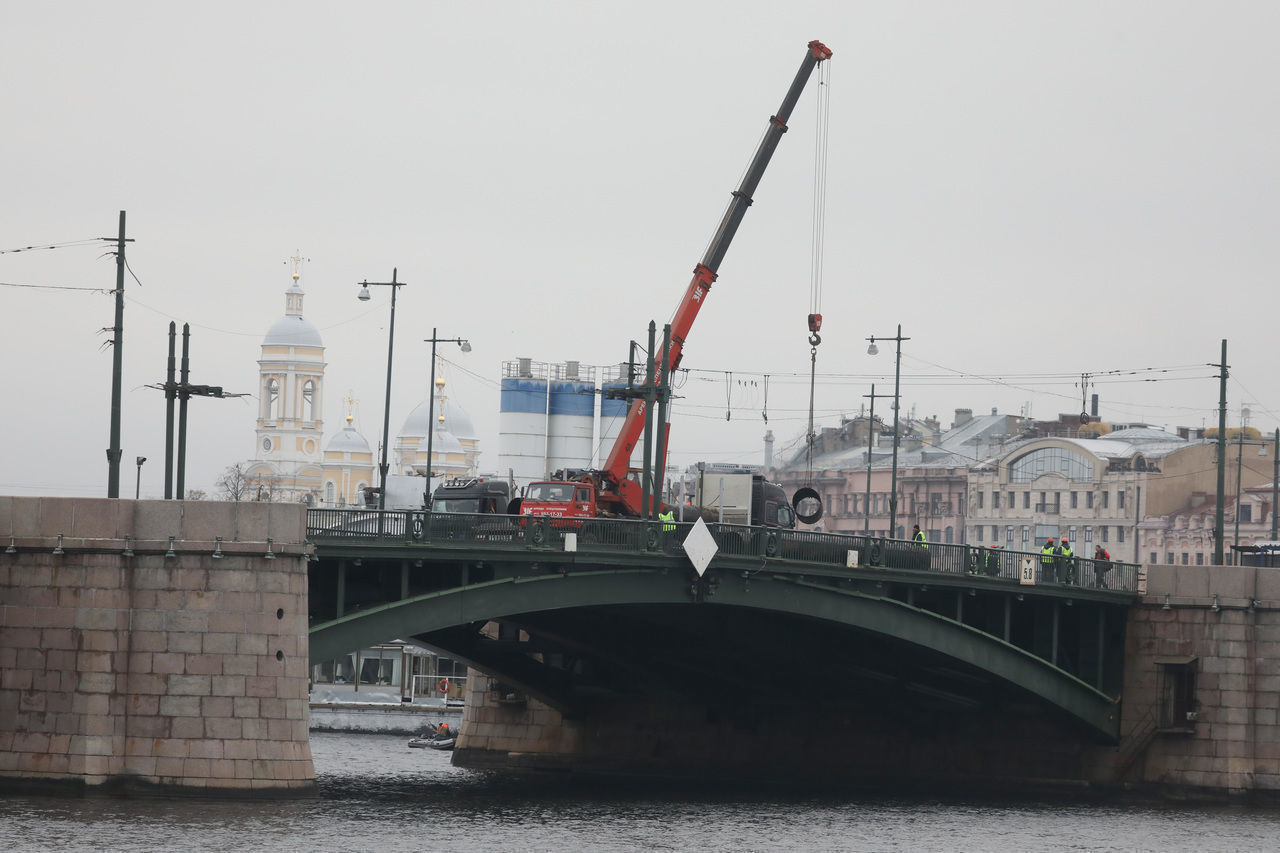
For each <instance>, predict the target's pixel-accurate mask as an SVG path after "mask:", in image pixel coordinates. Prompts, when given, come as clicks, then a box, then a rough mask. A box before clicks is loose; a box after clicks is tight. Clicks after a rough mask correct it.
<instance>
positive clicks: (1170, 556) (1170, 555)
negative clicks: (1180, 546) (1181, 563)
mask: <svg viewBox="0 0 1280 853" xmlns="http://www.w3.org/2000/svg"><path fill="white" fill-rule="evenodd" d="M1164 562H1165V565H1167V566H1172V565H1173V552H1172V551H1166V552H1165V555H1164Z"/></svg>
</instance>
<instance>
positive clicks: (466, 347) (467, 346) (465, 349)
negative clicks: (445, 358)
mask: <svg viewBox="0 0 1280 853" xmlns="http://www.w3.org/2000/svg"><path fill="white" fill-rule="evenodd" d="M458 346H460V347H462V351H463V352H471V341H462V342H461V343H460V344H458Z"/></svg>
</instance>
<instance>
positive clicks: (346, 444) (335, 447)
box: [324, 424, 369, 453]
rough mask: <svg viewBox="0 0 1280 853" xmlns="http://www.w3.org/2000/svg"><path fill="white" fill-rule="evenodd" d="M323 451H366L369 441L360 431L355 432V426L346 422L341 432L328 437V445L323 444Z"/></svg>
mask: <svg viewBox="0 0 1280 853" xmlns="http://www.w3.org/2000/svg"><path fill="white" fill-rule="evenodd" d="M324 452H325V453H368V452H369V442H367V441H365V438H364V436H363V435H361V434H360V433H358V432H356V428H355V427H353V426H351V424H347V426H346V427H344V428H343V430H342V432H340V433H338V434H337V435H335V436H334V437H333V438H331V439H329V443H328V445H326V446H325V449H324Z"/></svg>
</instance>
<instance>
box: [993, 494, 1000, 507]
mask: <svg viewBox="0 0 1280 853" xmlns="http://www.w3.org/2000/svg"><path fill="white" fill-rule="evenodd" d="M991 508H992V509H999V508H1000V493H999V492H994V491H993V492H992V493H991Z"/></svg>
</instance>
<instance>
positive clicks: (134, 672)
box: [0, 497, 315, 794]
mask: <svg viewBox="0 0 1280 853" xmlns="http://www.w3.org/2000/svg"><path fill="white" fill-rule="evenodd" d="M305 532H306V527H305V511H304V508H303V507H302V506H301V505H285V504H264V503H234V504H233V503H214V502H204V501H200V502H194V501H193V502H182V501H128V500H101V499H72V498H8V497H0V537H3V538H2V539H0V787H10V788H17V787H19V786H20V787H21V788H22V789H23V790H29V789H30V788H31V786H32V785H33V784H36V785H40V784H43V785H47V786H51V787H53V786H57V787H73V788H80V789H101V788H104V787H111V788H116V789H119V788H124V789H125V790H135V789H141V790H151V789H158V790H165V789H169V790H174V789H176V790H182V791H190V792H197V791H210V790H213V789H217V790H220V791H235V790H253V791H255V792H265V793H272V792H274V793H279V794H285V793H292V792H298V791H304V790H307V789H309V788H311V787H312V786H313V784H314V775H315V772H314V769H313V767H312V763H311V750H310V745H309V743H308V740H307V736H308V730H307V729H308V695H307V694H308V691H307V686H308V685H307V572H306V562H305V555H306V552H307V550H308V548H309V546H307V545H306V542H305ZM10 543H12V545H11V546H10V547H9V548H7V549H6V548H5V546H9V545H10Z"/></svg>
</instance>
